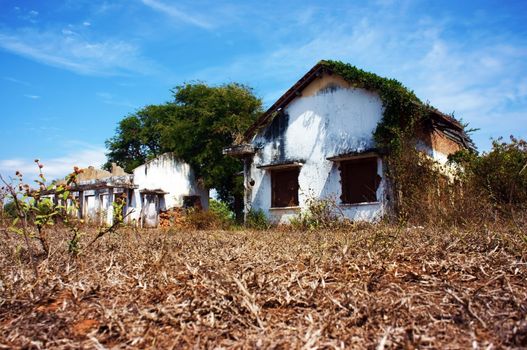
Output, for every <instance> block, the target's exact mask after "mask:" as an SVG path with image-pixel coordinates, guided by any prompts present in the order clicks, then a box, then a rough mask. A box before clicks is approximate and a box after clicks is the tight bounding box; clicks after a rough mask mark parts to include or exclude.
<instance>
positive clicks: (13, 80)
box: [3, 77, 31, 86]
mask: <svg viewBox="0 0 527 350" xmlns="http://www.w3.org/2000/svg"><path fill="white" fill-rule="evenodd" d="M3 79H4V80H6V81H9V82H11V83H15V84H19V85H24V86H31V84H30V83H28V82H27V81H23V80H20V79H16V78H13V77H3Z"/></svg>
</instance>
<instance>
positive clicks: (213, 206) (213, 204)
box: [209, 199, 235, 224]
mask: <svg viewBox="0 0 527 350" xmlns="http://www.w3.org/2000/svg"><path fill="white" fill-rule="evenodd" d="M209 211H210V212H211V213H214V214H215V215H216V216H217V217H218V218H219V219H221V220H222V221H224V222H225V223H230V224H234V220H235V215H234V212H233V211H232V210H231V209H230V208H229V205H228V204H226V203H225V202H222V201H218V200H215V199H211V200H210V202H209Z"/></svg>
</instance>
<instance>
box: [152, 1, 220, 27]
mask: <svg viewBox="0 0 527 350" xmlns="http://www.w3.org/2000/svg"><path fill="white" fill-rule="evenodd" d="M142 1H143V4H145V5H146V6H148V7H150V8H151V9H154V10H156V11H159V12H162V13H164V14H165V15H167V16H169V17H171V18H173V19H175V20H176V21H179V22H183V23H187V24H191V25H193V26H196V27H200V28H203V29H212V28H213V25H212V23H211V22H210V21H207V20H205V19H203V18H200V17H199V16H196V15H192V14H190V13H188V12H185V11H182V10H181V9H179V8H176V7H175V6H173V5H167V4H165V3H162V2H161V1H157V0H142Z"/></svg>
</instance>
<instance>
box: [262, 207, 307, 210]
mask: <svg viewBox="0 0 527 350" xmlns="http://www.w3.org/2000/svg"><path fill="white" fill-rule="evenodd" d="M299 209H300V207H299V206H294V207H271V208H269V210H299Z"/></svg>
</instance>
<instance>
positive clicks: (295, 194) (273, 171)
mask: <svg viewBox="0 0 527 350" xmlns="http://www.w3.org/2000/svg"><path fill="white" fill-rule="evenodd" d="M300 170H301V167H300V166H297V165H296V166H293V165H292V166H284V167H276V168H269V173H270V177H271V209H284V208H296V207H298V206H299V205H300V199H299V192H300V183H299V177H300ZM293 172H294V173H296V174H295V175H294V178H295V179H296V184H295V185H296V186H295V187H296V188H294V189H293V190H292V191H291V193H290V195H286V197H292V199H293V202H291V200H290V201H289V202H288V203H281V202H278V201H279V199H280V197H278V196H277V193H276V192H277V191H278V189H277V186H278V185H282V186H286V185H283V181H284V179H283V175H284V174H285V173H290V174H293ZM280 175H281V176H282V178H280V177H278V176H280ZM291 177H293V176H291ZM278 181H280V182H278Z"/></svg>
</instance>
